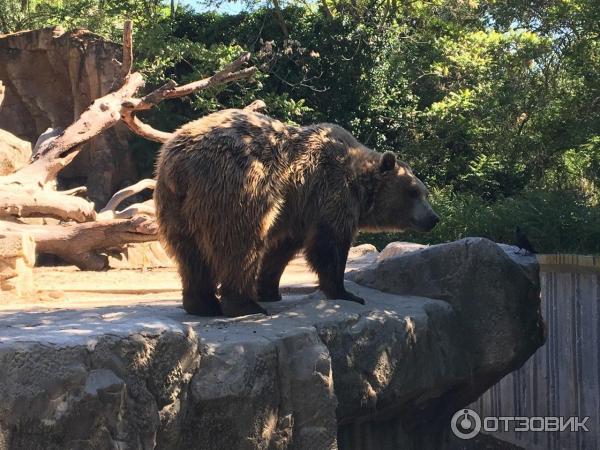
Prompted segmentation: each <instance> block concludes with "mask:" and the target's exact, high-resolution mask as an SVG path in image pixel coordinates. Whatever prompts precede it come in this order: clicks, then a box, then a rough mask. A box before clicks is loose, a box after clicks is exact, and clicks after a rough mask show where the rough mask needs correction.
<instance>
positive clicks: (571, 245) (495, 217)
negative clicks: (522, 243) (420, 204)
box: [357, 189, 600, 253]
mask: <svg viewBox="0 0 600 450" xmlns="http://www.w3.org/2000/svg"><path fill="white" fill-rule="evenodd" d="M432 202H433V205H434V207H435V209H436V211H437V212H438V213H439V214H440V216H441V217H443V220H442V221H441V222H440V224H439V225H438V226H437V227H436V228H434V230H433V231H432V232H430V233H427V234H419V233H401V234H398V233H383V234H369V233H361V234H359V236H358V239H357V243H365V242H368V243H372V244H374V245H375V246H376V247H377V248H379V249H382V248H383V247H385V246H386V245H387V244H388V243H389V242H393V241H398V240H400V241H413V242H420V243H423V244H439V243H442V242H447V241H452V240H456V239H462V238H465V237H468V236H483V237H486V238H488V239H491V240H493V241H496V242H506V243H509V244H512V243H514V230H515V227H516V226H517V225H519V226H521V228H523V229H524V230H525V231H526V233H527V235H528V236H529V238H530V240H531V242H532V243H533V245H534V247H535V249H536V250H537V251H538V252H542V253H543V252H548V253H550V252H573V253H600V208H598V207H597V206H596V207H592V206H590V199H589V198H587V197H586V196H584V195H582V194H581V193H579V192H572V191H529V192H526V193H524V194H521V195H517V196H514V197H508V198H503V199H500V200H498V201H496V202H493V203H489V202H486V201H485V200H482V199H481V198H480V197H478V196H476V195H473V194H455V193H452V192H450V191H449V190H447V189H446V190H434V191H433V192H432Z"/></svg>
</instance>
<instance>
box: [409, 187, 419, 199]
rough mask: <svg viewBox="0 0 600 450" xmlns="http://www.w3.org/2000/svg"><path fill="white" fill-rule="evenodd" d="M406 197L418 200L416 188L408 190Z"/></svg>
mask: <svg viewBox="0 0 600 450" xmlns="http://www.w3.org/2000/svg"><path fill="white" fill-rule="evenodd" d="M408 195H409V197H410V198H419V195H420V192H419V190H418V189H417V188H412V189H409V190H408Z"/></svg>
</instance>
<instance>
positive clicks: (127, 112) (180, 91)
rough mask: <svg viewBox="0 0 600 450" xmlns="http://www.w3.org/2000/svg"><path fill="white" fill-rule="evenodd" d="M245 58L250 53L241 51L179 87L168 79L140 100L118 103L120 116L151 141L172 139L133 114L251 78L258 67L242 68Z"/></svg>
mask: <svg viewBox="0 0 600 450" xmlns="http://www.w3.org/2000/svg"><path fill="white" fill-rule="evenodd" d="M248 61H250V53H244V54H243V55H241V56H239V57H238V58H237V59H236V60H235V61H233V62H232V63H230V64H228V65H227V66H225V67H224V68H223V69H222V70H220V71H219V72H217V73H216V74H214V75H213V76H211V77H208V78H204V79H202V80H198V81H194V82H192V83H188V84H185V85H183V86H178V85H177V83H176V82H175V81H173V80H169V81H168V82H167V83H165V84H164V85H163V86H161V87H159V88H158V89H156V90H155V91H153V92H151V93H150V94H148V95H146V96H144V97H143V98H141V99H137V98H128V99H126V100H124V101H123V103H122V104H121V107H122V108H121V119H122V120H123V122H124V123H125V125H127V127H128V128H129V129H130V130H131V131H133V132H134V133H135V134H138V135H139V136H142V137H143V138H146V139H148V140H151V141H155V142H161V143H162V142H166V141H167V140H168V139H170V138H171V136H172V134H171V133H166V132H164V131H160V130H157V129H155V128H153V127H151V126H150V125H148V124H145V123H144V122H142V121H141V120H139V119H138V118H137V117H136V116H135V113H136V112H137V111H144V110H148V109H150V108H152V107H154V106H156V105H157V104H158V103H160V102H162V101H163V100H167V99H171V98H178V97H184V96H186V95H190V94H193V93H194V92H198V91H200V90H203V89H208V88H210V87H214V86H219V85H221V84H226V83H230V82H232V81H235V80H241V79H245V78H250V77H252V76H253V75H254V74H255V73H256V72H257V68H256V67H254V66H253V67H247V68H245V69H241V67H243V66H244V65H245V64H247V63H248ZM238 69H239V70H238Z"/></svg>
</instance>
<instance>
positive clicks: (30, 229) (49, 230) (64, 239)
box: [0, 215, 157, 270]
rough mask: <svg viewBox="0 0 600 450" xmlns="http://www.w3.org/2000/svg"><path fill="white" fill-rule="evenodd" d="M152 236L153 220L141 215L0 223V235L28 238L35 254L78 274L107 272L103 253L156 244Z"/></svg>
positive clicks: (154, 228)
mask: <svg viewBox="0 0 600 450" xmlns="http://www.w3.org/2000/svg"><path fill="white" fill-rule="evenodd" d="M156 232H157V227H156V222H155V220H154V219H153V218H150V217H146V216H141V215H140V216H136V217H133V218H131V219H109V220H97V221H94V222H87V223H68V224H59V225H29V224H22V223H14V222H6V221H0V234H1V235H4V234H6V235H8V234H19V233H21V234H26V235H28V236H31V237H32V238H33V240H34V241H35V247H36V250H37V252H38V253H47V254H51V255H56V256H58V257H59V258H61V259H62V260H64V261H65V262H67V263H70V264H74V265H76V266H77V267H79V268H80V269H82V270H103V269H107V268H108V256H107V255H105V254H103V252H106V251H109V250H114V249H120V248H121V246H123V245H124V244H128V243H131V242H148V241H153V240H156Z"/></svg>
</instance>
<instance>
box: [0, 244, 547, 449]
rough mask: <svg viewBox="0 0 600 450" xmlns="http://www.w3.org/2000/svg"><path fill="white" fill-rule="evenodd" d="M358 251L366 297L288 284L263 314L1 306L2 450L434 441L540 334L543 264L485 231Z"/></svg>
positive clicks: (165, 306) (357, 273)
mask: <svg viewBox="0 0 600 450" xmlns="http://www.w3.org/2000/svg"><path fill="white" fill-rule="evenodd" d="M355 253H356V254H357V258H358V259H359V260H360V259H362V261H363V263H364V261H365V258H369V259H368V261H370V264H363V263H361V262H360V261H359V262H358V263H355V261H353V260H351V261H350V264H349V265H354V271H353V272H349V273H348V276H349V277H351V278H353V279H354V280H356V281H358V282H360V283H364V285H359V284H356V283H354V282H352V281H348V282H347V288H348V289H349V290H350V291H352V292H354V293H357V294H358V295H360V296H362V297H364V298H366V299H367V303H366V305H359V304H356V303H351V302H345V301H329V300H324V299H323V296H322V294H321V293H320V292H318V291H317V292H314V293H312V294H308V295H307V294H305V293H303V292H305V288H306V286H305V285H304V284H302V285H301V286H299V287H298V290H295V289H296V287H295V286H294V285H293V282H292V283H291V284H290V283H289V282H288V285H287V286H286V289H285V292H289V294H287V295H286V296H285V298H284V300H283V301H282V302H279V303H268V304H266V303H265V304H263V306H265V307H266V308H268V309H269V311H270V313H271V315H270V316H262V315H255V316H247V317H243V318H237V319H225V318H213V319H204V318H198V317H193V316H189V315H186V314H185V313H184V311H183V310H182V309H181V308H180V307H179V302H167V301H161V302H158V303H156V304H154V305H149V304H147V303H144V302H143V299H141V300H140V303H139V304H135V305H129V306H127V307H114V306H112V307H99V306H98V305H90V306H89V307H82V308H78V309H74V310H70V311H65V310H56V309H48V308H46V309H33V310H31V311H23V312H15V311H14V310H9V311H4V312H3V311H2V310H0V317H1V321H0V380H2V381H1V383H0V398H2V400H3V401H2V402H1V403H0V449H3V448H9V447H10V448H14V449H18V448H27V449H35V448H40V449H41V448H44V449H59V448H60V449H63V448H78V449H79V448H128V449H138V448H139V449H148V448H161V449H177V448H198V449H223V448H235V449H310V450H313V449H319V450H321V449H323V450H326V449H335V448H342V449H363V450H364V449H390V450H391V449H397V448H408V449H412V448H414V449H417V448H419V449H421V448H422V449H427V448H429V449H441V448H443V446H444V443H445V442H446V439H445V436H446V434H445V429H446V427H447V425H448V421H447V419H448V417H449V416H450V415H451V414H452V413H453V412H454V411H456V410H457V409H459V408H461V407H464V406H466V405H467V404H469V403H470V402H472V401H473V400H474V399H475V398H476V397H477V396H478V395H480V394H481V393H482V392H483V391H484V390H485V389H487V388H488V387H490V386H491V385H492V384H494V383H495V382H496V381H498V380H499V379H500V378H501V377H502V376H504V375H505V374H506V373H508V372H509V371H511V370H513V369H515V368H517V367H519V366H520V365H521V364H522V363H523V362H524V361H525V360H526V359H527V358H528V357H529V356H530V355H531V354H532V353H533V352H534V351H535V350H536V349H537V348H538V347H539V346H540V345H541V344H542V343H543V341H544V333H543V324H542V319H541V317H540V311H539V280H538V278H537V275H536V273H535V272H534V271H526V270H524V269H523V268H522V266H521V265H520V263H519V262H518V261H516V260H513V259H511V258H510V257H508V256H507V255H506V254H505V253H504V252H503V251H502V250H501V249H500V248H499V247H498V246H496V245H495V244H493V243H492V242H490V241H486V240H483V239H475V240H473V239H471V240H464V241H459V242H456V243H451V244H446V245H440V246H434V247H429V248H426V249H423V250H418V251H415V252H412V253H408V254H404V255H402V256H398V257H392V258H389V259H380V260H377V258H376V257H374V256H376V254H375V253H374V252H372V251H367V252H363V251H362V250H361V251H358V252H355ZM365 285H369V286H371V287H367V286H365ZM383 291H387V292H383ZM299 292H300V293H299Z"/></svg>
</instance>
